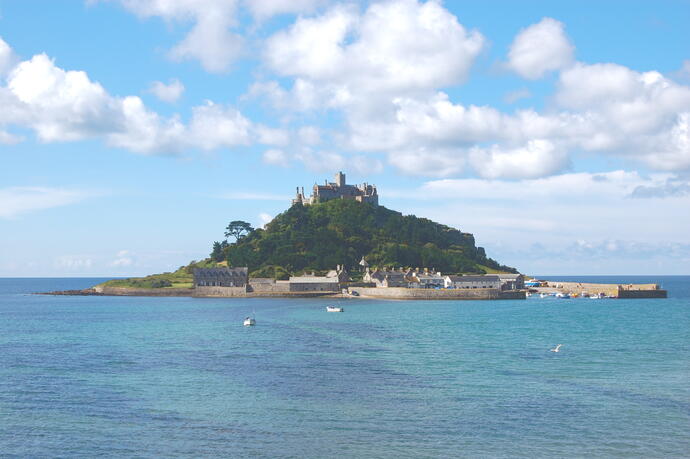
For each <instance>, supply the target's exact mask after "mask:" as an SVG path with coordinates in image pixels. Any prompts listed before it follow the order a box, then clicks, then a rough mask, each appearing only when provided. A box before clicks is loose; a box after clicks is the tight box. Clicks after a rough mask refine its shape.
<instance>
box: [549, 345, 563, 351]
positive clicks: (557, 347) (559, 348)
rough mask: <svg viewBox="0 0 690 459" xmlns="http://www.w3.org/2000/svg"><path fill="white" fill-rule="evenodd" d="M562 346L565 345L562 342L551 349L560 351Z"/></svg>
mask: <svg viewBox="0 0 690 459" xmlns="http://www.w3.org/2000/svg"><path fill="white" fill-rule="evenodd" d="M561 346H563V345H562V344H559V345H557V346H556V347H554V348H553V349H551V352H559V351H560V350H561Z"/></svg>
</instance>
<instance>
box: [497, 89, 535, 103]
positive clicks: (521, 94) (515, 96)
mask: <svg viewBox="0 0 690 459" xmlns="http://www.w3.org/2000/svg"><path fill="white" fill-rule="evenodd" d="M530 97H532V93H531V92H530V91H529V89H527V88H521V89H516V90H515V91H510V92H509V93H507V94H506V95H505V96H504V97H503V100H504V101H506V102H507V103H509V104H514V103H515V102H517V101H518V100H520V99H529V98H530Z"/></svg>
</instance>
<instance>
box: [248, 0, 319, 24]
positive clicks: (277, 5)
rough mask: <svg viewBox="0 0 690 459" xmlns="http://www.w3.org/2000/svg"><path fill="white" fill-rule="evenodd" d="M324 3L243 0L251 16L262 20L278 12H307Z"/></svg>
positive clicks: (317, 1) (302, 0)
mask: <svg viewBox="0 0 690 459" xmlns="http://www.w3.org/2000/svg"><path fill="white" fill-rule="evenodd" d="M325 3H326V0H244V2H243V4H244V6H245V7H246V8H248V9H249V11H250V13H251V14H252V16H254V17H255V18H256V19H258V20H264V19H267V18H269V17H272V16H276V15H280V14H295V13H308V12H311V11H314V10H315V9H316V8H317V7H319V6H321V5H323V4H325Z"/></svg>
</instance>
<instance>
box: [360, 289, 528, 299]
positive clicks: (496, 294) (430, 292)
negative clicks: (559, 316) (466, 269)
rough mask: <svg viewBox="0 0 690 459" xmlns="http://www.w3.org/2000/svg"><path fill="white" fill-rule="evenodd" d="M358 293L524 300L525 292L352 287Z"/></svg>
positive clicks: (418, 297) (381, 295)
mask: <svg viewBox="0 0 690 459" xmlns="http://www.w3.org/2000/svg"><path fill="white" fill-rule="evenodd" d="M352 292H357V294H358V295H359V296H362V297H367V298H386V299H392V300H524V299H525V292H524V291H519V290H508V291H501V290H498V289H494V288H476V289H474V288H473V289H444V290H436V289H421V288H405V287H387V288H375V287H350V293H352Z"/></svg>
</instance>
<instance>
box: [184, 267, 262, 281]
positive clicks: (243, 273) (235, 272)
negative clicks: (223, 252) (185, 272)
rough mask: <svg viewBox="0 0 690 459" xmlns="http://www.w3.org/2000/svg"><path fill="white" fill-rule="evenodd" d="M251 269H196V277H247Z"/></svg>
mask: <svg viewBox="0 0 690 459" xmlns="http://www.w3.org/2000/svg"><path fill="white" fill-rule="evenodd" d="M248 272H249V268H246V267H243V268H194V277H197V278H213V279H217V278H219V277H229V278H237V277H247V275H248Z"/></svg>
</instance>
